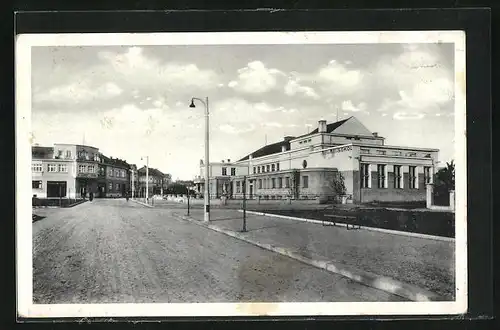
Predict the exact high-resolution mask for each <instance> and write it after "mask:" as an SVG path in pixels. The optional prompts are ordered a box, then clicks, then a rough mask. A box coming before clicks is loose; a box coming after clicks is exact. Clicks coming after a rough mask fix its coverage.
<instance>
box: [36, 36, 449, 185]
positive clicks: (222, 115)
mask: <svg viewBox="0 0 500 330" xmlns="http://www.w3.org/2000/svg"><path fill="white" fill-rule="evenodd" d="M453 67H454V61H453V45H452V44H445V43H441V44H411V45H408V44H357V45H356V44H352V45H327V44H323V45H237V46H228V45H206V46H198V45H196V46H193V45H189V46H140V47H130V46H126V47H117V46H109V47H104V46H92V47H90V46H88V47H33V48H32V102H33V104H32V111H33V116H32V120H33V121H32V131H33V143H38V144H40V145H46V146H50V145H52V144H53V143H79V144H81V143H82V142H83V141H85V143H86V144H88V145H93V146H96V147H98V148H99V149H100V150H101V151H102V152H103V153H105V154H106V155H109V156H113V157H119V158H123V159H125V160H127V161H129V162H131V163H135V164H137V165H138V166H142V165H144V161H141V156H146V155H149V156H150V166H151V167H155V168H158V169H160V170H162V171H164V172H168V173H171V174H172V175H173V178H174V179H175V178H181V179H191V178H192V177H193V176H194V175H196V174H198V172H199V160H200V159H202V158H203V157H204V144H203V141H204V140H203V139H204V112H203V106H202V105H201V104H198V106H197V108H195V109H192V108H189V102H190V99H191V97H192V96H195V97H200V98H204V97H205V96H208V97H209V102H210V110H211V113H210V128H211V138H210V144H211V150H210V157H211V160H212V161H219V160H221V159H227V158H230V159H232V160H237V159H239V158H240V157H243V156H245V155H246V154H248V153H249V152H251V151H253V150H254V149H256V148H259V147H261V146H262V145H263V144H264V143H265V141H266V139H267V141H268V143H272V142H276V141H278V140H281V139H282V138H283V136H285V135H299V134H304V133H307V132H308V130H310V129H314V128H315V127H316V125H317V121H318V120H320V119H326V120H327V121H328V122H332V121H335V120H336V118H337V113H338V116H339V119H343V118H346V117H348V116H352V115H354V116H356V117H357V118H358V119H360V120H361V121H362V122H363V123H364V124H365V125H366V126H367V127H368V129H370V130H372V131H374V132H379V135H381V136H384V137H386V143H387V144H390V145H405V146H416V147H432V148H439V149H441V154H440V158H441V161H449V160H450V159H452V158H453V141H454V91H453V90H454V82H453V77H454V71H453ZM84 139H85V140H84Z"/></svg>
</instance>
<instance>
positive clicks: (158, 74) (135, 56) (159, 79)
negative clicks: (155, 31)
mask: <svg viewBox="0 0 500 330" xmlns="http://www.w3.org/2000/svg"><path fill="white" fill-rule="evenodd" d="M99 57H100V58H101V59H103V60H104V61H105V62H106V63H108V64H111V67H112V68H113V69H114V71H115V72H116V73H117V74H119V75H121V76H122V78H124V79H125V80H127V81H129V82H131V83H133V84H134V85H142V86H151V85H153V86H154V85H161V86H165V88H166V89H169V90H176V89H182V88H184V87H197V88H202V89H210V88H213V87H214V86H217V85H218V82H217V80H218V77H217V75H216V73H215V71H213V70H210V69H200V68H198V66H197V65H196V64H192V63H179V62H168V63H164V62H162V61H160V59H157V58H153V57H149V56H146V55H145V54H144V52H143V49H142V48H141V47H131V48H129V49H128V50H127V52H125V53H114V52H108V51H103V52H100V53H99Z"/></svg>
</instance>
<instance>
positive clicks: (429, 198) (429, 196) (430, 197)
mask: <svg viewBox="0 0 500 330" xmlns="http://www.w3.org/2000/svg"><path fill="white" fill-rule="evenodd" d="M425 201H426V207H427V208H428V209H430V208H431V207H432V205H433V204H434V184H433V183H428V184H427V185H426V198H425Z"/></svg>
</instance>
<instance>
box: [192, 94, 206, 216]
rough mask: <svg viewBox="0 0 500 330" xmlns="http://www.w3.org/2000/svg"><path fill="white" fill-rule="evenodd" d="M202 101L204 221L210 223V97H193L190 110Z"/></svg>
mask: <svg viewBox="0 0 500 330" xmlns="http://www.w3.org/2000/svg"><path fill="white" fill-rule="evenodd" d="M195 100H197V101H200V102H201V103H203V105H204V106H205V211H204V216H203V219H204V220H205V221H206V222H208V221H210V196H209V195H208V194H209V189H208V180H209V173H208V171H209V158H208V157H209V155H208V154H209V146H208V144H209V143H208V142H209V122H208V117H209V110H208V97H206V98H205V100H202V99H199V98H196V97H193V98H192V99H191V104H190V105H189V107H190V108H195V107H196V106H195V105H194V101H195Z"/></svg>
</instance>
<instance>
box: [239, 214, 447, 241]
mask: <svg viewBox="0 0 500 330" xmlns="http://www.w3.org/2000/svg"><path fill="white" fill-rule="evenodd" d="M238 212H243V210H238ZM246 213H249V214H255V215H261V216H266V217H275V218H281V219H289V220H297V221H303V222H309V223H315V224H319V225H324V223H325V222H324V221H321V220H314V219H306V218H298V217H292V216H287V215H281V214H273V213H263V212H257V211H248V210H247V211H246ZM328 226H337V227H347V224H346V223H342V222H335V225H333V223H332V224H331V225H328ZM359 228H360V229H365V230H368V231H375V232H380V233H384V234H392V235H400V236H407V237H415V238H422V239H430V240H434V241H443V242H451V243H455V238H453V237H443V236H434V235H427V234H419V233H411V232H405V231H399V230H391V229H383V228H375V227H367V226H359Z"/></svg>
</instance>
